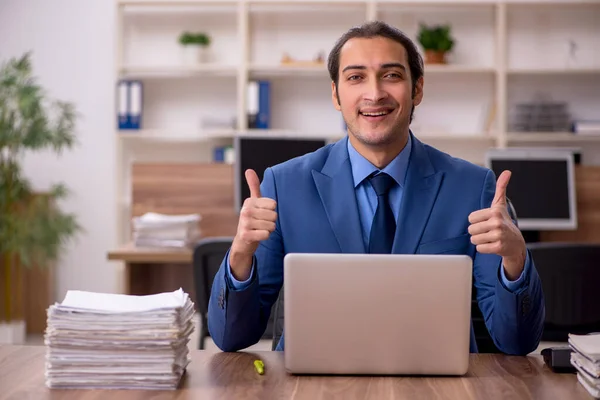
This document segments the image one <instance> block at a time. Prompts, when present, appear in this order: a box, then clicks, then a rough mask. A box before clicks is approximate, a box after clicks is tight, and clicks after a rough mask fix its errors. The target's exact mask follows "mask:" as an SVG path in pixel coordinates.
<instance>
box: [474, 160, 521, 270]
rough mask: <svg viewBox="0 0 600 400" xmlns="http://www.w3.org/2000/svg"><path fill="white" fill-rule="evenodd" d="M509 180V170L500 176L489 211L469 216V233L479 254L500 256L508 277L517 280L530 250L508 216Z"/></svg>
mask: <svg viewBox="0 0 600 400" xmlns="http://www.w3.org/2000/svg"><path fill="white" fill-rule="evenodd" d="M510 177H511V172H510V171H504V172H502V174H500V176H499V177H498V181H497V182H496V193H495V196H494V200H492V204H491V206H490V208H485V209H483V210H478V211H474V212H472V213H471V214H470V215H469V222H470V224H471V225H470V226H469V233H470V234H471V243H473V244H474V245H476V246H477V251H478V252H480V253H487V254H497V255H499V256H501V257H502V263H503V265H504V272H505V275H506V277H507V278H508V279H510V280H516V279H517V278H518V277H519V276H520V275H521V273H522V272H523V268H524V267H525V256H526V251H527V249H526V246H525V239H523V235H522V234H521V231H519V228H517V227H516V226H515V224H514V223H513V221H512V219H511V218H510V216H509V215H508V209H507V202H506V188H507V187H508V182H509V181H510Z"/></svg>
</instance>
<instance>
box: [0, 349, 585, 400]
mask: <svg viewBox="0 0 600 400" xmlns="http://www.w3.org/2000/svg"><path fill="white" fill-rule="evenodd" d="M44 355H45V347H43V346H29V347H27V346H0V388H1V390H0V400H8V399H11V400H12V399H15V400H16V399H19V400H21V399H36V400H44V399H52V400H66V399H79V400H86V399H105V398H106V399H111V400H119V399H140V400H141V399H148V398H153V399H192V398H193V399H274V398H276V399H295V400H300V399H311V400H312V399H344V400H349V399H367V398H373V399H427V400H430V399H438V398H443V399H460V400H464V399H486V400H492V399H570V400H577V399H585V400H588V399H590V396H589V394H588V393H587V392H586V391H585V389H584V388H583V387H582V386H581V385H580V384H579V382H578V381H577V377H576V376H575V375H574V374H554V373H553V372H551V371H550V370H549V369H548V368H547V367H545V366H544V364H543V361H542V359H541V357H540V356H528V357H510V356H503V355H489V354H483V355H471V365H470V369H469V372H468V373H467V375H465V376H464V377H431V378H429V377H369V376H364V377H362V376H361V377H344V376H338V377H327V376H291V375H288V374H287V373H286V372H285V370H284V367H283V354H282V353H280V352H256V353H246V352H238V353H220V352H219V353H211V352H206V351H200V350H196V351H194V352H193V353H192V362H191V363H190V365H189V367H188V371H187V375H186V376H185V377H184V379H183V381H182V384H181V387H180V389H178V390H176V391H160V392H155V391H142V390H127V391H117V390H110V391H109V390H57V389H52V390H51V389H48V388H46V386H45V380H44V368H45V367H44ZM257 357H260V358H261V359H262V360H263V361H264V362H265V375H258V374H257V373H256V371H255V370H254V367H253V365H252V362H253V361H254V360H255V359H256V358H257Z"/></svg>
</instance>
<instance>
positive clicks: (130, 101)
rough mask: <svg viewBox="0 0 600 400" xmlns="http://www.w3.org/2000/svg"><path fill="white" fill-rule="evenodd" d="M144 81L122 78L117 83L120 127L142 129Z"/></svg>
mask: <svg viewBox="0 0 600 400" xmlns="http://www.w3.org/2000/svg"><path fill="white" fill-rule="evenodd" d="M142 106H143V96H142V82H140V81H130V80H120V81H119V83H118V85H117V122H118V126H119V129H140V128H141V125H142Z"/></svg>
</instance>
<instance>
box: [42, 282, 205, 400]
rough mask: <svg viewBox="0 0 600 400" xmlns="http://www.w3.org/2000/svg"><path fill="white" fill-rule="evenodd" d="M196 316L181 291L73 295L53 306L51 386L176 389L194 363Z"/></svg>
mask: <svg viewBox="0 0 600 400" xmlns="http://www.w3.org/2000/svg"><path fill="white" fill-rule="evenodd" d="M193 314H194V303H193V302H192V301H191V300H190V298H189V296H188V294H187V293H184V292H183V290H181V289H179V290H177V291H174V292H171V293H161V294H156V295H150V296H130V295H120V294H106V293H93V292H82V291H69V292H68V293H67V295H66V297H65V299H64V301H63V302H62V303H60V304H58V303H57V304H54V305H52V306H50V307H49V308H48V326H47V329H46V333H45V340H44V342H45V344H46V385H47V386H48V387H50V388H65V389H66V388H78V389H79V388H87V389H92V388H102V389H163V390H164V389H171V390H172V389H176V388H177V387H178V386H179V383H180V381H181V378H182V376H183V374H184V372H185V370H186V367H187V365H188V364H189V361H190V358H189V350H188V342H189V340H190V334H191V333H192V332H193V331H194V323H193V321H192V317H193Z"/></svg>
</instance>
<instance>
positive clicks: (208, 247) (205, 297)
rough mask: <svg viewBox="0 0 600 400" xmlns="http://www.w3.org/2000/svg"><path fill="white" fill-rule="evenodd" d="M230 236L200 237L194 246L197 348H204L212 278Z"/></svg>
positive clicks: (221, 259)
mask: <svg viewBox="0 0 600 400" xmlns="http://www.w3.org/2000/svg"><path fill="white" fill-rule="evenodd" d="M232 241H233V238H232V237H219V238H207V239H202V240H200V241H199V242H198V243H196V246H195V248H194V256H193V272H194V288H195V290H196V309H197V310H198V313H199V314H200V320H201V321H202V323H201V325H202V326H201V328H200V338H199V344H198V348H200V349H204V340H205V339H206V337H208V336H210V335H209V333H208V321H207V314H208V301H209V299H210V292H211V288H212V285H213V279H214V277H215V275H216V273H217V271H218V270H219V267H220V266H221V263H222V262H223V258H224V257H225V254H226V253H227V250H229V248H230V247H231V242H232Z"/></svg>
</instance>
